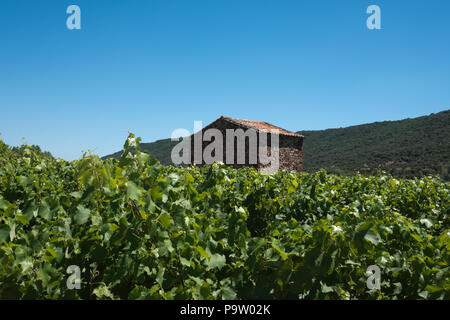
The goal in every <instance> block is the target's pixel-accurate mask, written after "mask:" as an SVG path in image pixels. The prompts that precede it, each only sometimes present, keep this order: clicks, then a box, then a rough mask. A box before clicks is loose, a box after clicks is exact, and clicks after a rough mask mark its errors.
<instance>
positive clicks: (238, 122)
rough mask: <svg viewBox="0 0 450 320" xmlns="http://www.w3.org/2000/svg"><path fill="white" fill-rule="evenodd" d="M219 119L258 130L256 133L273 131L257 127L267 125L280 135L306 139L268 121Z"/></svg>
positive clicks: (224, 117)
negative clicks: (277, 130)
mask: <svg viewBox="0 0 450 320" xmlns="http://www.w3.org/2000/svg"><path fill="white" fill-rule="evenodd" d="M219 119H224V120H226V121H229V122H231V123H233V124H236V125H239V126H243V127H246V128H251V129H256V131H271V128H261V127H258V126H257V125H256V123H260V124H265V125H266V126H268V127H272V128H275V129H279V134H280V135H287V136H297V137H302V138H304V136H303V135H301V134H299V133H296V132H293V131H289V130H286V129H283V128H281V127H278V126H276V125H273V124H271V123H269V122H267V121H258V120H248V119H239V118H232V117H226V116H221V117H220V118H219ZM219 119H218V120H219ZM245 122H249V123H245ZM252 123H255V125H252Z"/></svg>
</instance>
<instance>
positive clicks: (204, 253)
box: [197, 246, 210, 260]
mask: <svg viewBox="0 0 450 320" xmlns="http://www.w3.org/2000/svg"><path fill="white" fill-rule="evenodd" d="M197 251H198V252H199V253H200V255H201V256H202V257H203V258H205V259H206V260H209V259H210V256H209V254H208V253H207V252H206V251H205V249H203V248H202V247H200V246H197Z"/></svg>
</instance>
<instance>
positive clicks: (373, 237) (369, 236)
mask: <svg viewBox="0 0 450 320" xmlns="http://www.w3.org/2000/svg"><path fill="white" fill-rule="evenodd" d="M364 239H366V240H367V241H369V242H371V243H373V244H374V245H377V244H379V243H380V242H381V241H380V237H379V235H378V233H377V232H375V231H373V230H372V229H369V231H367V233H366V235H365V236H364Z"/></svg>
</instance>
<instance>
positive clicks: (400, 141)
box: [104, 110, 450, 180]
mask: <svg viewBox="0 0 450 320" xmlns="http://www.w3.org/2000/svg"><path fill="white" fill-rule="evenodd" d="M299 132H300V133H301V134H303V135H304V136H306V139H305V144H304V166H303V168H304V170H305V171H306V172H310V173H312V172H316V171H318V170H320V169H326V170H327V171H328V172H331V173H340V174H346V175H348V174H354V173H356V172H360V173H363V174H374V173H376V172H378V171H380V170H383V171H386V172H388V173H390V174H392V175H393V176H396V177H404V178H412V177H420V176H425V175H430V174H432V175H440V176H441V177H442V178H444V179H446V180H449V179H450V175H449V170H450V110H447V111H443V112H439V113H437V114H431V115H429V116H423V117H419V118H414V119H405V120H399V121H384V122H375V123H370V124H363V125H358V126H352V127H347V128H339V129H327V130H318V131H299ZM176 143H177V142H171V141H170V139H165V140H159V141H156V142H153V143H143V144H141V149H142V150H147V151H149V152H150V155H151V156H152V157H155V158H157V159H158V160H160V161H161V163H162V164H166V165H168V164H171V160H170V152H171V150H172V147H173V146H174V145H175V144H176ZM120 155H121V152H116V153H114V154H112V155H109V156H106V157H104V158H109V157H113V158H116V159H118V158H119V157H120Z"/></svg>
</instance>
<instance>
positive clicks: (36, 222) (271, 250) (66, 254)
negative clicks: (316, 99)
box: [0, 134, 450, 299]
mask: <svg viewBox="0 0 450 320" xmlns="http://www.w3.org/2000/svg"><path fill="white" fill-rule="evenodd" d="M139 140H140V139H135V138H134V136H133V135H132V134H130V136H129V137H128V139H127V140H126V143H125V145H124V151H123V153H122V156H121V158H120V160H114V159H109V160H105V161H102V160H100V159H99V158H98V157H97V156H94V155H85V156H84V157H83V158H82V159H80V160H76V161H73V162H67V161H64V160H61V159H54V158H52V157H48V156H44V155H40V154H38V153H36V152H35V151H34V150H33V149H32V148H25V149H24V150H23V151H22V152H21V153H14V152H12V151H11V150H10V149H9V148H7V147H6V146H5V145H4V144H1V143H0V298H1V299H299V298H301V299H449V298H450V269H449V250H450V226H449V218H448V215H449V210H450V209H449V208H450V195H449V183H446V182H442V181H439V180H438V179H435V178H423V179H415V180H397V179H393V178H392V177H390V176H379V177H365V176H361V175H356V176H353V177H339V176H335V175H329V174H326V172H324V171H321V172H318V173H316V174H296V173H292V172H287V171H283V172H279V173H277V174H275V175H264V174H262V173H260V172H258V171H256V170H254V169H250V168H247V169H239V170H235V169H231V168H229V167H226V166H224V165H219V164H214V165H212V166H207V167H203V168H196V167H189V168H179V167H173V166H162V165H161V164H160V163H159V162H158V161H157V160H154V159H150V156H149V154H147V153H143V152H140V150H139ZM130 150H134V151H133V153H131V152H130ZM72 265H75V266H79V268H80V270H81V288H80V289H79V290H77V289H69V288H68V286H67V279H68V278H69V276H70V275H69V274H68V273H67V268H68V267H69V266H72ZM370 265H376V266H379V268H380V270H381V289H380V290H369V289H368V288H367V286H366V280H367V278H368V274H366V270H367V268H368V267H369V266H370Z"/></svg>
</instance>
